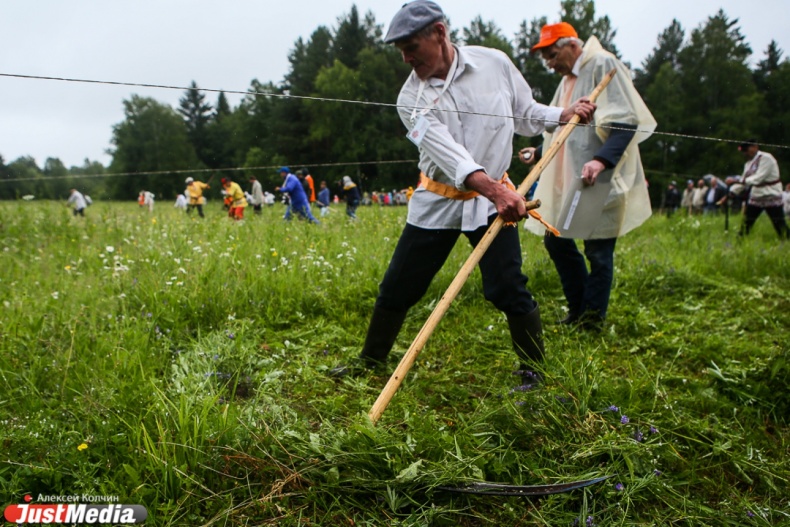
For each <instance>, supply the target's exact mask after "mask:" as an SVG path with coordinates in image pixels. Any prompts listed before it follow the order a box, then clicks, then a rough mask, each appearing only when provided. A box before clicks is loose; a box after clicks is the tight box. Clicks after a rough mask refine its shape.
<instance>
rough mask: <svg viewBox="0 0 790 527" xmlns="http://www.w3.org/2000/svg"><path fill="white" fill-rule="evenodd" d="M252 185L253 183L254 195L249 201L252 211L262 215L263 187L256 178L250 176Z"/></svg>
mask: <svg viewBox="0 0 790 527" xmlns="http://www.w3.org/2000/svg"><path fill="white" fill-rule="evenodd" d="M250 183H252V194H251V195H250V197H249V198H248V199H247V201H249V202H250V205H252V210H253V211H255V214H260V213H261V208H262V207H263V187H262V186H261V182H260V181H258V178H256V177H255V176H250Z"/></svg>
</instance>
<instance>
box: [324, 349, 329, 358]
mask: <svg viewBox="0 0 790 527" xmlns="http://www.w3.org/2000/svg"><path fill="white" fill-rule="evenodd" d="M327 355H329V350H326V349H325V350H324V357H326V356H327Z"/></svg>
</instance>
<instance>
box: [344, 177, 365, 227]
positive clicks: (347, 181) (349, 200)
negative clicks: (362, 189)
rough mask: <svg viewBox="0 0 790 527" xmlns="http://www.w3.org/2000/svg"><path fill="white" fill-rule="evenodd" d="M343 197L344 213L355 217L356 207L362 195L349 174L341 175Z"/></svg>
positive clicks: (353, 218) (352, 217)
mask: <svg viewBox="0 0 790 527" xmlns="http://www.w3.org/2000/svg"><path fill="white" fill-rule="evenodd" d="M343 198H344V199H345V200H346V215H347V216H348V217H349V218H351V219H352V220H355V219H357V208H358V207H359V202H360V200H361V199H362V197H361V196H360V194H359V187H357V184H356V183H354V182H353V181H352V180H351V176H343Z"/></svg>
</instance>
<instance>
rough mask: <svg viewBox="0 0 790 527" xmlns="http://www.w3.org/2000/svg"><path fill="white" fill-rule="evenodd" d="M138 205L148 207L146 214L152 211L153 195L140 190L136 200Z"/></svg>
mask: <svg viewBox="0 0 790 527" xmlns="http://www.w3.org/2000/svg"><path fill="white" fill-rule="evenodd" d="M138 202H139V203H140V205H142V206H144V207H148V212H153V211H154V193H153V192H148V191H147V190H141V191H140V196H139V198H138Z"/></svg>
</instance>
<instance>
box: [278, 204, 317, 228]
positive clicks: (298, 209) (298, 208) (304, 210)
mask: <svg viewBox="0 0 790 527" xmlns="http://www.w3.org/2000/svg"><path fill="white" fill-rule="evenodd" d="M291 211H293V212H295V213H297V214H298V215H299V216H301V217H303V218H304V219H306V220H308V221H310V223H319V221H318V220H317V219H315V216H313V212H312V211H311V210H310V204H309V203H307V202H305V203H298V204H297V203H291V206H290V207H288V209H287V210H286V211H285V216H283V218H284V219H286V220H290V219H291Z"/></svg>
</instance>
